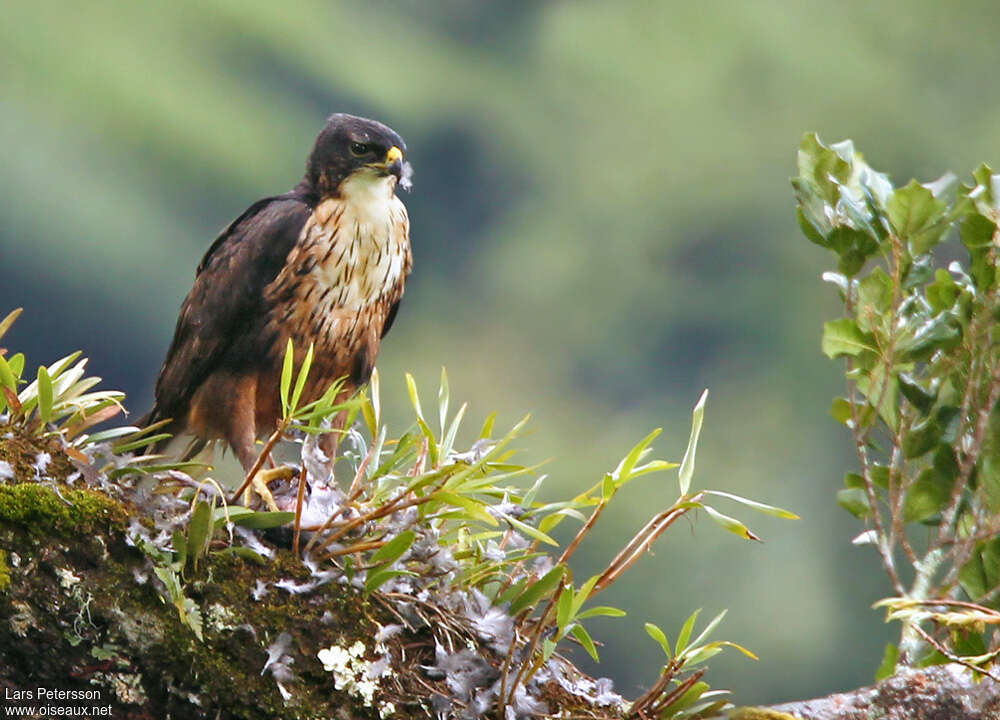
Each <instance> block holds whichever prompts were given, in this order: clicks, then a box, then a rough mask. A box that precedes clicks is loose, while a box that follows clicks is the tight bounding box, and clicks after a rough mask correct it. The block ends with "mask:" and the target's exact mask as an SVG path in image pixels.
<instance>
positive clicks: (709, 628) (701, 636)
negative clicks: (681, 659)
mask: <svg viewBox="0 0 1000 720" xmlns="http://www.w3.org/2000/svg"><path fill="white" fill-rule="evenodd" d="M727 612H729V611H728V610H723V611H722V612H720V613H719V614H718V615H716V616H715V617H714V618H712V619H711V620H709V622H708V625H706V626H705V629H704V630H702V631H701V632H700V633H698V637H696V638H695V639H694V640H693V641H692V642H691V645H692V646H698V645H700V644H701V643H702V641H703V640H705V638H707V637H708V636H709V635H711V634H712V632H714V630H715V628H717V627H719V623H721V622H722V619H723V618H724V617H726V613H727Z"/></svg>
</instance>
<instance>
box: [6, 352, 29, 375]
mask: <svg viewBox="0 0 1000 720" xmlns="http://www.w3.org/2000/svg"><path fill="white" fill-rule="evenodd" d="M24 363H25V359H24V353H15V354H14V355H12V356H11V357H10V358H8V359H7V365H9V366H10V371H11V373H13V375H14V377H16V378H19V377H22V373H23V372H24Z"/></svg>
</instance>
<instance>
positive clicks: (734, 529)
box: [702, 505, 760, 542]
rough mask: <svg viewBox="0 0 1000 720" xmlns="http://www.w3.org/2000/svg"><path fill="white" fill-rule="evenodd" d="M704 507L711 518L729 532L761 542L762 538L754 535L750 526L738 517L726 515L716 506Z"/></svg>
mask: <svg viewBox="0 0 1000 720" xmlns="http://www.w3.org/2000/svg"><path fill="white" fill-rule="evenodd" d="M702 507H703V508H704V510H705V512H707V513H708V516H709V517H710V518H712V519H713V520H714V521H715V522H716V523H718V524H719V525H720V526H721V527H723V528H725V529H726V530H728V531H729V532H731V533H733V534H735V535H739V536H740V537H741V538H744V539H746V540H756V541H758V542H760V538H759V537H757V536H756V535H754V534H753V533H752V532H750V528H748V527H747V526H746V525H744V524H743V523H741V522H740V521H739V520H737V519H736V518H732V517H729V516H728V515H724V514H723V513H720V512H719V511H718V510H716V509H715V508H713V507H709V506H708V505H703V506H702Z"/></svg>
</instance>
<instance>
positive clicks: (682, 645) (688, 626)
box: [674, 608, 701, 655]
mask: <svg viewBox="0 0 1000 720" xmlns="http://www.w3.org/2000/svg"><path fill="white" fill-rule="evenodd" d="M700 613H701V608H698V609H697V610H695V611H694V612H693V613H691V614H690V615H688V619H687V620H685V621H684V625H683V626H681V632H680V634H679V635H678V636H677V644H676V645H675V646H674V654H675V655H680V654H681V653H682V652H684V651H685V650H686V649H687V646H688V641H689V640H690V639H691V633H692V632H693V631H694V624H695V621H696V620H697V619H698V615H699V614H700Z"/></svg>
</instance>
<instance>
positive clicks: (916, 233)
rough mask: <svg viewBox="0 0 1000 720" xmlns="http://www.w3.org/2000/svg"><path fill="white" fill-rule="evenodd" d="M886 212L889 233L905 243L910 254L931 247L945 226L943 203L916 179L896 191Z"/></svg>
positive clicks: (924, 250)
mask: <svg viewBox="0 0 1000 720" xmlns="http://www.w3.org/2000/svg"><path fill="white" fill-rule="evenodd" d="M886 210H887V212H888V214H889V221H890V222H891V223H892V228H893V230H894V231H895V232H896V234H897V235H898V236H899V237H900V238H902V239H903V240H907V241H908V242H909V246H910V252H911V253H912V254H913V255H923V254H924V253H926V252H927V251H928V250H930V249H931V248H933V247H934V246H935V245H936V244H937V243H938V242H939V241H940V240H941V236H942V235H943V234H944V231H945V230H946V229H947V227H948V226H947V223H946V222H945V220H946V218H945V216H944V211H945V205H944V203H942V202H941V201H940V200H938V199H937V198H935V197H934V194H933V193H932V192H931V191H930V190H929V189H927V188H926V187H924V186H923V185H921V184H920V183H918V182H917V181H916V180H911V181H910V183H909V184H908V185H907V186H906V187H903V188H899V189H897V190H896V191H895V192H894V193H893V194H892V196H891V197H890V198H889V202H888V204H887V208H886Z"/></svg>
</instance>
